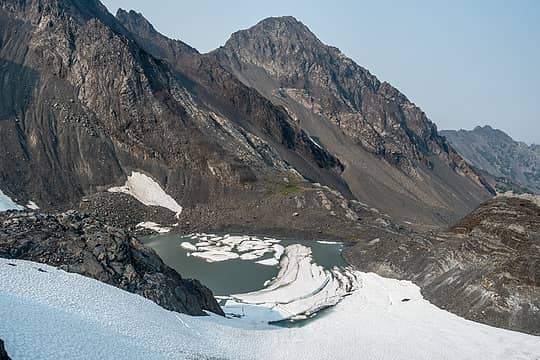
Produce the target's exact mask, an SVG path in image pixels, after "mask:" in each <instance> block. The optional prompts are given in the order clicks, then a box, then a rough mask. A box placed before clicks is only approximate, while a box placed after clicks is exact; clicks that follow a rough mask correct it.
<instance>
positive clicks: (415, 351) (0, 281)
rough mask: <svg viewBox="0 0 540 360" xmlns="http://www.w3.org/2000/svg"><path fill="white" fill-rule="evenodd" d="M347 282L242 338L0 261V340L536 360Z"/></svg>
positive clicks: (534, 340) (18, 354) (83, 281)
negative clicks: (307, 312) (319, 307)
mask: <svg viewBox="0 0 540 360" xmlns="http://www.w3.org/2000/svg"><path fill="white" fill-rule="evenodd" d="M10 264H13V265H16V266H12V265H10ZM39 269H41V270H44V271H45V272H43V271H40V270H39ZM357 277H358V278H359V287H360V289H359V290H358V291H357V292H355V293H354V294H353V295H351V296H349V297H347V298H345V299H344V300H343V301H342V302H341V303H340V304H338V305H337V306H336V307H335V308H333V309H332V310H331V311H329V312H328V313H327V314H325V316H322V317H320V318H318V319H317V320H315V321H312V322H310V323H309V324H307V325H306V326H304V327H301V328H275V329H268V327H267V328H266V329H262V328H261V329H251V330H249V329H247V328H246V327H245V326H244V324H243V323H242V320H239V319H224V318H219V317H218V316H208V317H204V318H195V317H190V316H187V315H182V314H177V313H173V312H169V311H167V310H164V309H162V308H160V307H159V306H157V305H155V304H154V303H153V302H151V301H149V300H146V299H144V298H142V297H140V296H137V295H133V294H130V293H127V292H124V291H122V290H119V289H117V288H114V287H111V286H108V285H105V284H102V283H100V282H98V281H95V280H92V279H88V278H85V277H82V276H80V275H76V274H69V273H66V272H64V271H61V270H57V269H55V268H52V267H49V266H45V265H41V264H36V263H31V262H25V261H12V260H4V259H0V318H1V319H2V321H0V338H2V339H4V340H5V342H6V348H7V351H8V353H9V354H10V355H11V356H12V357H13V359H14V360H18V359H186V358H187V359H200V358H205V357H217V358H226V359H289V358H294V359H334V360H335V359H430V360H432V359H505V360H506V359H538V357H539V356H540V338H538V337H534V336H529V335H525V334H521V333H516V332H511V331H506V330H501V329H496V328H492V327H489V326H485V325H481V324H477V323H473V322H470V321H467V320H464V319H462V318H459V317H457V316H454V315H452V314H450V313H448V312H445V311H443V310H440V309H438V308H436V307H435V306H433V305H431V304H429V303H428V302H427V301H425V300H423V299H422V297H421V295H420V293H419V290H418V288H417V287H416V286H414V285H413V284H411V283H409V282H404V281H397V280H390V279H385V278H381V277H379V276H377V275H374V274H366V273H357ZM404 298H408V299H411V300H410V301H407V302H402V299H404ZM203 354H204V356H203Z"/></svg>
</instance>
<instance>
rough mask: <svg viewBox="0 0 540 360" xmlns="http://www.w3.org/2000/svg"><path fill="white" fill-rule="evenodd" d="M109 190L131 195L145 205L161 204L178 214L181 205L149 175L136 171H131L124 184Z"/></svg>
mask: <svg viewBox="0 0 540 360" xmlns="http://www.w3.org/2000/svg"><path fill="white" fill-rule="evenodd" d="M108 191H109V192H120V193H124V194H128V195H131V196H133V197H134V198H135V199H137V200H139V201H140V202H142V203H143V204H144V205H147V206H161V207H164V208H167V209H169V210H171V211H172V212H174V213H176V215H177V216H179V215H180V214H181V213H182V207H181V206H180V205H178V203H177V202H176V201H175V200H174V199H173V198H172V197H171V196H170V195H168V194H167V193H166V192H165V191H164V190H163V189H162V188H161V186H160V185H159V184H158V183H157V182H155V181H154V180H153V179H152V178H151V177H149V176H146V175H144V174H141V173H138V172H135V171H134V172H132V173H131V175H130V176H128V179H127V181H126V183H125V185H124V186H119V187H113V188H110V189H109V190H108Z"/></svg>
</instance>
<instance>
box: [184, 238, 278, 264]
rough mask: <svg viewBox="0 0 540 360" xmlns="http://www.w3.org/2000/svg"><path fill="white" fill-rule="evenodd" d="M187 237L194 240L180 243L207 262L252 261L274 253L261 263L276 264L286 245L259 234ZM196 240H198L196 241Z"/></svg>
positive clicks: (260, 262)
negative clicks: (260, 236)
mask: <svg viewBox="0 0 540 360" xmlns="http://www.w3.org/2000/svg"><path fill="white" fill-rule="evenodd" d="M187 238H189V239H191V240H193V241H194V243H192V242H189V241H184V242H182V243H181V244H180V246H181V247H183V248H184V249H186V250H189V251H191V253H190V256H195V257H199V258H201V259H204V260H205V261H207V262H219V261H227V260H232V259H241V260H246V261H252V260H257V259H261V258H263V257H264V256H265V255H266V254H273V257H272V258H268V259H261V260H259V261H257V263H259V264H261V265H269V266H276V265H278V264H279V259H280V257H281V255H282V254H283V251H284V247H283V246H281V245H279V242H280V241H281V240H278V239H273V238H267V237H265V238H263V239H261V238H259V237H257V236H247V235H242V236H236V235H229V234H227V235H224V236H218V235H211V234H204V233H203V234H199V233H198V234H190V235H188V236H187ZM195 241H196V242H195Z"/></svg>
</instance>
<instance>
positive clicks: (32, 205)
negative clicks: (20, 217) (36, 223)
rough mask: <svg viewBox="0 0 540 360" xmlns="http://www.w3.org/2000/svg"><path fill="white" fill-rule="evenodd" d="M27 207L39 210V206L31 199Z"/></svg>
mask: <svg viewBox="0 0 540 360" xmlns="http://www.w3.org/2000/svg"><path fill="white" fill-rule="evenodd" d="M26 207H27V208H28V209H30V210H39V206H37V204H36V203H35V202H33V201H29V202H28V204H26Z"/></svg>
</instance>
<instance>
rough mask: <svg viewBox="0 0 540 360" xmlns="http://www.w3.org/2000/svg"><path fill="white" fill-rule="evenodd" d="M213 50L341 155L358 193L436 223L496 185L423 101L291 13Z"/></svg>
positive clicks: (401, 214) (388, 208)
mask: <svg viewBox="0 0 540 360" xmlns="http://www.w3.org/2000/svg"><path fill="white" fill-rule="evenodd" d="M210 55H211V56H213V57H215V58H216V59H217V60H218V61H219V62H220V63H221V64H222V65H223V66H224V67H226V68H227V69H229V70H230V71H231V72H233V73H234V74H235V75H236V76H237V77H238V78H239V79H240V80H242V81H243V82H244V83H245V84H247V85H249V86H251V87H253V88H255V89H257V90H258V91H259V92H261V93H262V94H264V95H265V96H266V97H267V98H268V99H269V100H271V101H272V102H274V103H275V104H278V105H282V106H284V107H285V108H286V109H287V111H288V113H289V114H290V115H291V116H292V117H293V118H294V119H295V120H296V121H297V123H298V124H299V126H300V127H301V128H303V129H304V130H305V131H306V132H307V133H308V134H309V135H311V136H312V138H313V140H314V142H316V143H317V144H319V145H320V146H321V147H323V148H325V149H328V150H329V151H330V152H332V153H334V154H336V155H337V156H338V157H339V158H340V160H341V161H342V162H343V163H344V164H345V165H346V171H345V173H344V178H345V180H346V181H347V184H348V185H349V187H350V188H351V190H352V192H353V194H354V195H355V196H356V197H357V198H358V199H359V200H361V201H365V202H368V203H371V204H376V205H377V206H378V207H381V208H383V209H384V210H385V211H387V212H390V213H391V214H392V215H394V216H396V217H399V218H405V219H406V218H407V212H408V213H409V214H410V213H411V211H410V210H411V208H414V211H412V213H415V214H418V215H419V216H418V217H419V219H417V220H421V221H423V222H427V223H437V222H441V221H442V222H448V221H450V219H452V218H453V219H454V220H457V218H456V216H457V215H464V214H465V213H466V212H467V210H471V209H472V208H474V207H475V206H477V205H478V204H479V203H480V202H481V201H483V200H486V199H487V198H488V197H489V195H490V192H491V191H492V190H491V188H490V186H489V185H488V184H487V183H485V181H484V180H483V179H482V178H481V177H480V176H479V175H478V174H477V173H476V172H475V171H474V170H473V169H471V168H470V167H469V166H468V165H467V164H466V163H465V162H464V161H463V159H462V158H461V157H460V156H459V155H458V154H457V153H456V152H455V151H454V150H453V149H452V148H451V147H450V146H449V145H448V143H447V142H446V140H445V139H444V138H443V137H441V136H439V135H438V134H437V128H436V126H435V125H434V124H433V123H432V122H431V121H430V120H429V119H428V117H427V116H426V114H425V113H424V112H423V111H422V110H421V109H420V108H419V107H417V106H416V105H415V104H413V103H411V102H410V101H409V100H408V99H407V98H406V97H405V96H404V95H403V94H402V93H400V92H399V91H398V90H397V89H395V88H393V87H392V86H391V85H390V84H388V83H386V82H380V81H379V80H378V79H377V78H376V77H375V76H373V75H372V74H371V73H369V71H368V70H366V69H364V68H362V67H361V66H359V65H357V64H356V63H355V62H354V61H352V60H351V59H349V58H348V57H347V56H345V55H344V54H343V53H341V52H340V51H339V49H337V48H334V47H331V46H327V45H325V44H323V43H322V42H321V41H320V40H319V39H317V37H316V36H315V35H314V34H313V33H312V32H311V31H310V30H309V29H308V28H307V27H306V26H305V25H304V24H302V23H301V22H299V21H298V20H296V19H295V18H293V17H278V18H268V19H265V20H263V21H261V22H260V23H258V24H257V25H255V26H253V27H251V28H249V29H247V30H242V31H238V32H236V33H234V34H233V35H232V36H231V37H230V39H229V40H228V41H227V43H226V44H225V45H224V46H223V47H221V48H219V49H217V50H215V51H214V52H212V53H211V54H210ZM383 160H384V161H383ZM359 179H363V180H359ZM457 189H460V191H458V190H457ZM461 189H466V190H465V192H466V193H467V195H465V192H464V191H463V190H461ZM385 193H386V195H387V197H390V198H393V199H395V200H394V201H392V200H388V199H384V198H383V197H384V196H383V194H385ZM390 193H391V194H392V195H389V194H390ZM381 198H383V199H381ZM404 203H406V204H407V206H408V208H407V209H406V208H405V207H403V205H402V204H404ZM400 204H401V205H400ZM422 208H429V209H430V211H431V213H432V214H433V213H437V212H438V213H439V219H438V220H437V219H435V218H433V217H431V218H430V215H429V214H427V213H426V212H425V211H423V210H422ZM409 220H415V219H411V218H410V217H409Z"/></svg>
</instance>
